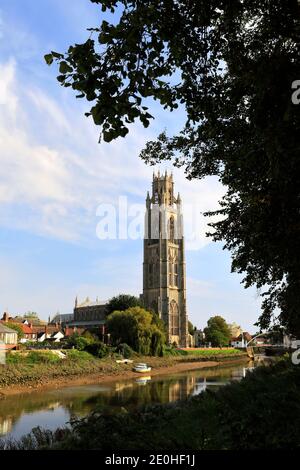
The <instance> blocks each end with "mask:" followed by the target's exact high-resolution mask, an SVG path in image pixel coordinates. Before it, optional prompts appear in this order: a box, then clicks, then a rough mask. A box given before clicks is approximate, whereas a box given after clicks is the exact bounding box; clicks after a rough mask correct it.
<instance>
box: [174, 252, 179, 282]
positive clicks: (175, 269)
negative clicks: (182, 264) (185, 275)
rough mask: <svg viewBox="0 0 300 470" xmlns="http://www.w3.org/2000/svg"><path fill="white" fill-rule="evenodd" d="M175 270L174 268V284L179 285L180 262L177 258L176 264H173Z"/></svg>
mask: <svg viewBox="0 0 300 470" xmlns="http://www.w3.org/2000/svg"><path fill="white" fill-rule="evenodd" d="M173 270H174V286H176V287H179V282H178V279H179V278H178V263H177V259H176V258H175V261H174V265H173Z"/></svg>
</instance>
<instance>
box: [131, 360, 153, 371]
mask: <svg viewBox="0 0 300 470" xmlns="http://www.w3.org/2000/svg"><path fill="white" fill-rule="evenodd" d="M133 370H134V372H150V370H151V367H149V366H148V365H147V364H145V363H143V362H140V363H139V364H136V365H135V366H134V367H133Z"/></svg>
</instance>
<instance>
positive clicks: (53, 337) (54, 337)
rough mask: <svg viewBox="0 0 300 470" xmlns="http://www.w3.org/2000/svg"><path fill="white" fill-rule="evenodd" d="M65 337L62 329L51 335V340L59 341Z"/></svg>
mask: <svg viewBox="0 0 300 470" xmlns="http://www.w3.org/2000/svg"><path fill="white" fill-rule="evenodd" d="M64 337H65V335H64V334H63V333H62V332H61V331H56V332H55V333H53V334H52V335H51V337H50V340H51V341H53V342H54V343H59V342H60V341H61V340H62V339H64Z"/></svg>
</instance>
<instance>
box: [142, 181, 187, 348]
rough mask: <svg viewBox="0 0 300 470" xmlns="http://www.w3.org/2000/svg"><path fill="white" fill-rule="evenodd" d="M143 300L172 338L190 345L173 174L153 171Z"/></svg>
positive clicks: (180, 222) (180, 220) (178, 205)
mask: <svg viewBox="0 0 300 470" xmlns="http://www.w3.org/2000/svg"><path fill="white" fill-rule="evenodd" d="M143 301H144V305H145V307H146V308H149V309H152V310H154V311H155V312H157V313H158V314H159V316H160V318H161V319H162V320H163V321H164V322H165V324H166V326H167V331H168V342H169V343H170V344H173V343H176V345H178V346H181V347H187V346H188V328H187V322H188V319H187V312H186V274H185V255H184V237H183V218H182V212H181V198H180V195H179V194H178V196H177V197H175V196H174V182H173V175H172V174H171V175H168V174H167V172H166V173H165V174H164V175H160V173H159V172H158V174H157V175H155V174H154V175H153V182H152V192H151V196H150V194H149V192H148V194H147V199H146V217H145V237H144V264H143Z"/></svg>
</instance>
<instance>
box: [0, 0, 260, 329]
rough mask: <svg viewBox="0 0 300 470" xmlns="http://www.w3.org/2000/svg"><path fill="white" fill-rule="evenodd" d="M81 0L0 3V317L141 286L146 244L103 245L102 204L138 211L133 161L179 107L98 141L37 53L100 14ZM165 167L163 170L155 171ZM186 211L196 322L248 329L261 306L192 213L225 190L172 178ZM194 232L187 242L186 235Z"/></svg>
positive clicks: (145, 181)
mask: <svg viewBox="0 0 300 470" xmlns="http://www.w3.org/2000/svg"><path fill="white" fill-rule="evenodd" d="M101 15H102V13H101V11H100V9H99V7H98V6H96V5H94V4H92V3H90V2H89V0H76V1H70V0H43V1H40V2H38V1H36V0H21V1H20V0H1V3H0V159H1V160H0V162H1V165H0V227H1V228H0V262H1V271H0V311H4V310H8V311H9V312H10V313H12V314H17V313H20V314H21V313H24V312H26V311H28V310H34V311H37V312H38V313H39V314H40V316H41V317H42V318H48V316H49V315H50V316H53V314H54V313H56V312H57V311H60V312H61V313H69V312H71V311H72V309H73V304H74V298H75V296H76V295H78V296H79V298H80V299H83V298H86V297H87V296H89V297H90V298H96V297H97V296H98V297H99V298H100V299H103V300H105V299H108V298H109V297H111V296H112V295H116V294H118V293H120V292H126V293H127V292H128V293H132V294H139V293H140V292H141V290H142V240H141V239H137V240H132V239H127V240H118V239H116V240H99V239H98V238H97V236H96V227H97V223H98V221H99V217H97V215H96V210H97V207H98V205H99V204H101V203H111V204H117V202H118V198H119V197H120V196H126V197H127V198H128V203H129V204H144V199H145V196H146V192H147V190H148V189H150V186H151V180H152V172H153V168H149V167H147V166H146V165H144V163H143V162H142V161H140V159H139V158H138V155H139V152H140V150H141V149H142V148H143V146H144V144H145V142H147V140H149V139H152V138H155V137H156V136H157V134H158V133H159V132H161V131H162V130H163V129H164V128H166V129H167V130H168V132H169V133H172V132H176V131H178V130H179V129H180V127H181V125H182V123H183V119H184V115H183V113H182V112H181V111H178V112H177V113H167V112H165V111H163V110H162V109H161V108H159V107H158V106H157V105H153V106H152V109H151V112H152V114H154V115H155V117H156V119H155V121H154V122H153V124H152V125H151V126H150V127H149V128H148V129H144V128H143V127H142V126H140V125H134V126H133V127H132V129H131V133H130V135H129V136H128V137H127V138H126V139H125V140H124V139H118V140H117V141H115V142H113V143H111V144H101V145H98V143H97V141H98V129H96V128H95V126H94V125H93V123H92V121H91V120H88V119H87V118H86V117H85V116H84V112H85V111H87V110H88V104H87V103H85V102H83V101H82V100H76V99H75V96H74V94H73V93H72V91H70V89H63V88H61V87H60V86H59V85H58V83H57V81H56V79H55V77H56V67H55V66H54V67H50V68H49V67H47V66H46V65H45V63H44V59H43V56H44V54H45V53H48V52H49V51H51V50H56V51H59V52H63V51H65V50H66V49H67V47H68V45H69V44H71V43H75V42H81V41H84V40H85V39H86V38H87V36H88V33H87V31H86V28H87V27H91V26H96V25H97V24H99V21H100V18H101ZM158 169H160V170H161V171H164V170H165V169H166V167H165V166H161V167H160V168H158V167H157V168H156V171H157V170H158ZM174 180H175V186H176V190H177V191H180V193H181V196H182V199H183V201H184V203H186V204H187V205H191V204H192V203H193V207H194V208H193V209H191V210H189V209H187V210H186V213H185V229H186V233H187V242H186V248H187V250H186V261H187V299H188V312H189V315H190V318H191V320H192V322H193V323H194V324H196V325H197V326H198V327H204V326H205V324H206V321H207V319H208V318H209V317H210V316H211V315H215V314H219V315H222V316H224V317H225V318H226V320H227V321H229V322H233V321H236V322H237V323H239V324H241V325H242V327H243V328H245V329H247V330H249V331H250V332H253V331H255V330H256V328H255V327H253V323H254V322H255V321H256V320H257V318H258V316H259V310H260V301H259V299H258V298H257V294H256V291H255V290H254V289H248V290H247V291H246V290H244V288H243V287H242V286H241V284H240V281H241V276H238V275H236V274H231V273H230V254H229V253H228V252H226V251H223V250H222V246H221V245H220V244H215V243H212V242H210V241H209V239H207V238H206V237H205V231H206V221H205V220H204V218H203V216H200V217H199V222H198V225H197V226H196V227H195V226H194V225H193V223H194V221H195V213H194V214H193V212H192V210H195V211H196V212H197V214H200V212H202V211H205V210H208V209H214V208H216V207H217V201H218V200H219V199H220V197H221V196H222V194H223V193H224V188H222V187H221V185H220V184H219V183H218V181H216V179H214V178H208V179H206V180H204V181H193V182H189V181H187V180H186V179H185V178H184V174H183V171H180V170H174ZM192 233H193V237H194V238H193V239H191V234H192Z"/></svg>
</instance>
